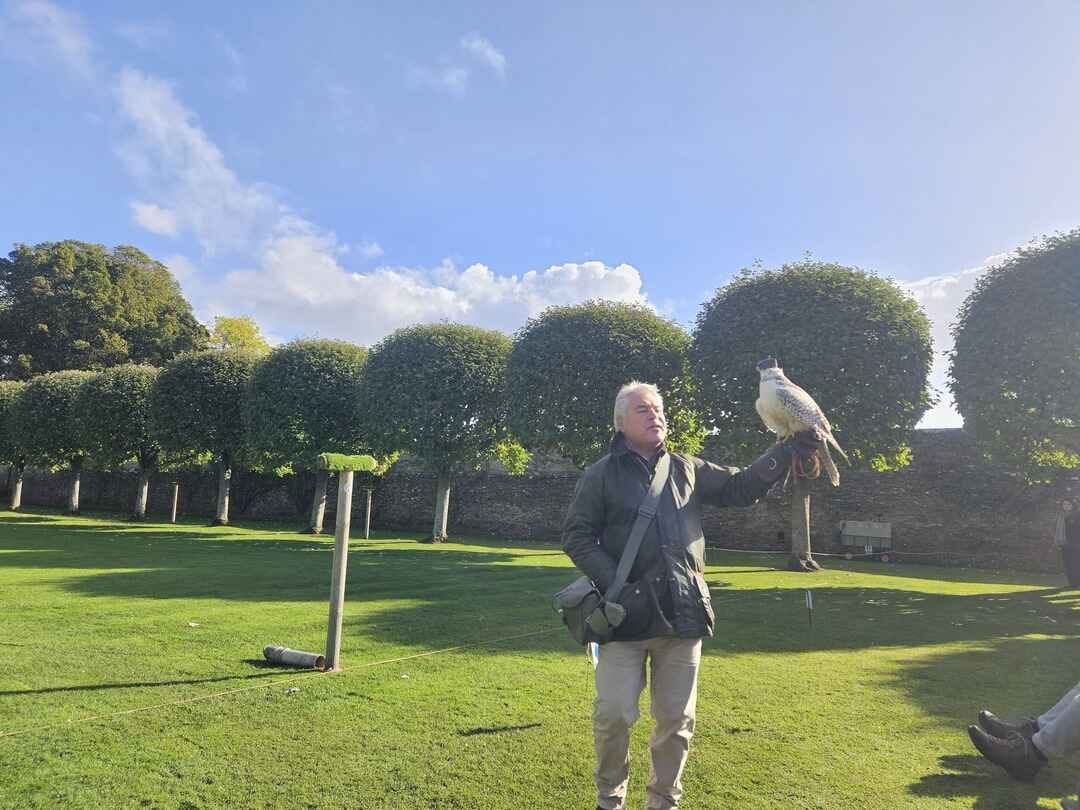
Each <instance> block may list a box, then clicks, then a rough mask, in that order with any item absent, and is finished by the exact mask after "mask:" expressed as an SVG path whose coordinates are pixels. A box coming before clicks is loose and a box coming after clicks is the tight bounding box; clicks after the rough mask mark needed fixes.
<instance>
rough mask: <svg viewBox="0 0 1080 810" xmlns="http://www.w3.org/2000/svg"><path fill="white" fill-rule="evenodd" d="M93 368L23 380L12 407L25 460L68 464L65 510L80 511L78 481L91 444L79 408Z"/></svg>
mask: <svg viewBox="0 0 1080 810" xmlns="http://www.w3.org/2000/svg"><path fill="white" fill-rule="evenodd" d="M94 377H95V373H94V372H92V371H54V372H51V373H49V374H42V375H41V376H40V377H35V378H34V379H32V380H30V381H29V382H28V383H26V387H25V388H23V390H22V391H21V392H20V394H19V396H18V397H17V398H16V399H15V402H14V404H13V405H12V407H11V412H10V414H9V416H8V424H9V425H10V427H11V430H12V432H13V433H14V435H16V436H18V437H19V441H20V443H21V445H22V447H23V449H24V450H25V451H26V458H27V463H29V464H32V465H34V466H37V467H43V468H46V469H52V470H57V469H60V468H62V467H68V468H69V470H70V471H71V484H70V489H69V490H68V512H70V513H71V514H73V515H74V514H78V512H79V485H80V483H81V481H82V469H83V464H84V463H85V461H86V458H87V455H88V454H89V451H90V448H89V446H88V445H87V442H86V433H85V427H86V425H85V421H84V420H83V418H82V413H81V412H80V410H79V406H78V403H79V397H80V395H81V393H82V389H83V387H84V386H86V385H87V383H89V382H90V381H91V380H93V379H94Z"/></svg>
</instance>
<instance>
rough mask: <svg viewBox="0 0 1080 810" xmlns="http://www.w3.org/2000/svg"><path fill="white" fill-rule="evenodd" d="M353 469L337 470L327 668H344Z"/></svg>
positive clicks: (327, 630)
mask: <svg viewBox="0 0 1080 810" xmlns="http://www.w3.org/2000/svg"><path fill="white" fill-rule="evenodd" d="M352 490H353V472H352V470H342V471H341V472H339V473H338V496H337V532H336V534H335V535H334V562H333V568H332V570H331V576H330V621H329V622H328V624H327V628H326V671H327V672H337V671H338V670H340V669H341V618H342V612H343V610H344V607H345V569H346V567H347V566H348V564H349V522H350V520H349V519H350V517H351V516H352Z"/></svg>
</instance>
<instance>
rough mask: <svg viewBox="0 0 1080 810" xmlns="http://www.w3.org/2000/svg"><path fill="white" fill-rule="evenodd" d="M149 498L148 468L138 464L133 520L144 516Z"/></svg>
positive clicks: (141, 518)
mask: <svg viewBox="0 0 1080 810" xmlns="http://www.w3.org/2000/svg"><path fill="white" fill-rule="evenodd" d="M149 498H150V470H149V469H147V467H146V466H145V465H143V464H140V465H139V485H138V487H137V488H136V490H135V511H134V512H133V513H132V515H131V516H132V517H133V518H134V519H135V520H143V519H145V518H146V502H147V501H148V500H149Z"/></svg>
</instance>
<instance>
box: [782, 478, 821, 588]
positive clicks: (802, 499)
mask: <svg viewBox="0 0 1080 810" xmlns="http://www.w3.org/2000/svg"><path fill="white" fill-rule="evenodd" d="M791 473H792V474H791V481H792V485H791V557H790V558H789V559H788V568H789V569H790V570H792V571H807V572H812V571H817V570H819V569H820V568H821V566H820V565H818V563H817V560H815V559H814V557H813V555H812V554H811V553H810V482H809V481H808V480H807V479H805V478H802V477H801V476H797V475H795V470H794V469H792V471H791Z"/></svg>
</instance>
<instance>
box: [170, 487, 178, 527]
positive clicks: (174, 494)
mask: <svg viewBox="0 0 1080 810" xmlns="http://www.w3.org/2000/svg"><path fill="white" fill-rule="evenodd" d="M179 506H180V482H179V481H173V482H172V515H171V516H170V517H169V523H176V510H177V508H179Z"/></svg>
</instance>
